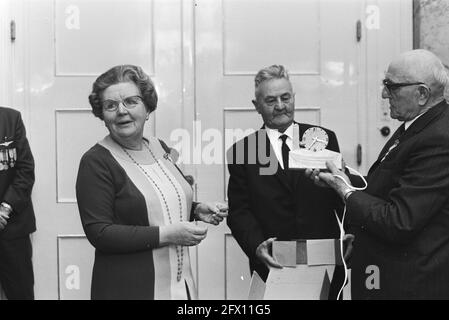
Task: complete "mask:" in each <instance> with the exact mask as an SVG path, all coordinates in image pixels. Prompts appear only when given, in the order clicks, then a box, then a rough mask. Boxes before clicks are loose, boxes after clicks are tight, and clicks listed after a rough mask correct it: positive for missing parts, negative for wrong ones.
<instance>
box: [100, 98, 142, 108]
mask: <svg viewBox="0 0 449 320" xmlns="http://www.w3.org/2000/svg"><path fill="white" fill-rule="evenodd" d="M142 101H143V99H142V97H141V96H131V97H126V98H125V99H122V100H118V101H117V100H105V101H103V104H102V106H103V110H104V111H109V112H113V111H116V110H117V109H118V106H119V105H120V103H122V104H123V106H124V107H125V108H126V109H133V108H135V107H136V106H137V105H138V104H139V103H140V102H142Z"/></svg>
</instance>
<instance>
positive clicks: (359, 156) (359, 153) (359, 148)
mask: <svg viewBox="0 0 449 320" xmlns="http://www.w3.org/2000/svg"><path fill="white" fill-rule="evenodd" d="M356 157H357V165H358V166H360V165H361V164H362V145H361V144H360V143H359V144H358V145H357V152H356Z"/></svg>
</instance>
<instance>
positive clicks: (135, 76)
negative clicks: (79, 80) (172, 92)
mask: <svg viewBox="0 0 449 320" xmlns="http://www.w3.org/2000/svg"><path fill="white" fill-rule="evenodd" d="M121 82H132V83H134V84H135V85H136V86H137V88H139V90H140V94H141V95H142V98H143V102H144V104H145V108H146V109H147V110H148V111H149V112H150V113H151V112H153V111H154V110H156V107H157V93H156V89H155V88H154V84H153V81H151V79H150V77H149V76H148V75H147V74H146V73H145V72H144V71H143V70H142V68H141V67H138V66H134V65H130V64H126V65H120V66H115V67H113V68H111V69H109V70H108V71H106V72H105V73H103V74H102V75H100V76H99V77H98V78H97V79H96V80H95V82H94V84H93V85H92V93H91V94H90V95H89V103H90V105H91V107H92V113H93V114H94V115H95V116H96V117H98V118H100V119H101V120H103V106H102V101H103V98H102V95H103V92H104V90H106V89H107V88H108V87H110V86H111V85H114V84H117V83H121Z"/></svg>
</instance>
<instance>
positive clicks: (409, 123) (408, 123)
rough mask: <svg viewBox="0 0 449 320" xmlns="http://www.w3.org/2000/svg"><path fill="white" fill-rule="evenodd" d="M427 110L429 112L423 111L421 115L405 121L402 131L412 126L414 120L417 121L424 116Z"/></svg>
mask: <svg viewBox="0 0 449 320" xmlns="http://www.w3.org/2000/svg"><path fill="white" fill-rule="evenodd" d="M429 110H430V109H427V110H426V111H424V112H423V113H421V114H418V115H417V116H416V117H414V118H413V119H412V120H409V121H405V123H404V129H405V130H407V129H408V128H409V127H410V126H411V125H412V123H413V122H415V121H416V119H418V118H419V117H421V116H422V115H423V114H425V113H426V112H427V111H429Z"/></svg>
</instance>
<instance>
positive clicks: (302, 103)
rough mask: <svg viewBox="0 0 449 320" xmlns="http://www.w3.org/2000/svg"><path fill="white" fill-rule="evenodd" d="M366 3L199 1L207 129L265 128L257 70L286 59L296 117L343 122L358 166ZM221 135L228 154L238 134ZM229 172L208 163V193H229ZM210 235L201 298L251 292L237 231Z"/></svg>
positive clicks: (200, 107) (199, 80) (203, 251)
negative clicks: (359, 28)
mask: <svg viewBox="0 0 449 320" xmlns="http://www.w3.org/2000/svg"><path fill="white" fill-rule="evenodd" d="M362 5H363V2H362V1H317V0H301V1H293V0H277V1H269V0H221V1H210V0H197V1H196V7H195V9H196V10H195V27H196V28H195V30H196V33H195V35H196V38H195V39H196V50H195V54H196V60H195V61H196V117H197V120H198V121H200V123H201V128H202V129H203V130H204V131H205V130H207V129H209V128H216V129H218V130H219V131H220V132H223V133H224V132H225V130H229V129H240V130H239V131H236V132H237V133H238V132H240V133H242V132H245V130H247V129H258V128H260V127H261V125H262V119H261V117H260V115H258V114H257V113H256V111H255V110H254V107H253V105H252V104H251V100H252V99H253V97H254V76H255V74H256V73H257V71H258V70H259V69H261V68H262V67H265V66H269V65H272V64H283V65H284V66H285V67H286V68H287V69H288V70H289V72H290V76H291V81H292V83H293V87H294V91H295V92H296V112H295V119H296V121H298V122H308V123H313V124H319V125H322V126H325V127H328V128H330V129H331V130H334V131H335V132H336V134H337V137H338V139H339V142H340V149H341V151H342V153H343V156H344V158H345V160H346V162H347V163H348V165H350V166H352V167H354V168H356V167H357V166H356V158H355V152H356V146H357V141H358V134H359V132H358V127H357V123H358V118H357V116H358V111H357V101H358V87H359V69H360V66H359V64H358V61H359V58H358V57H359V55H360V53H361V52H360V51H361V50H360V46H359V44H358V43H357V40H356V36H355V30H356V29H355V26H356V21H357V19H358V18H359V17H360V14H361V10H362ZM224 136H226V135H224ZM204 140H206V139H204ZM219 142H221V143H222V150H221V155H220V156H221V161H222V162H223V161H224V155H225V150H226V149H227V148H228V147H229V146H230V145H232V142H233V141H232V139H231V138H230V137H229V135H228V137H226V138H223V140H222V141H219ZM204 143H207V141H205V142H204ZM223 144H224V145H223ZM204 155H205V152H204V151H203V156H204ZM206 155H207V154H206ZM227 180H228V173H227V169H225V168H224V166H223V165H221V164H216V165H206V164H203V165H201V166H199V168H198V198H199V199H202V198H203V199H217V198H221V199H224V198H225V197H226V186H227ZM211 231H212V232H211ZM208 237H209V238H208V241H207V242H204V243H202V244H201V245H200V247H199V252H198V259H199V260H198V261H199V263H198V266H199V296H200V297H201V298H209V299H213V298H214V299H223V298H227V299H236V298H238V299H244V298H246V297H247V293H248V285H249V267H248V262H247V258H246V256H245V255H244V254H243V252H242V251H241V250H240V247H239V246H238V244H236V242H235V240H234V239H233V238H232V235H231V234H230V230H229V229H228V227H227V226H226V225H224V224H223V225H221V226H220V228H218V229H213V230H209V235H208ZM211 252H213V254H211Z"/></svg>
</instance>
